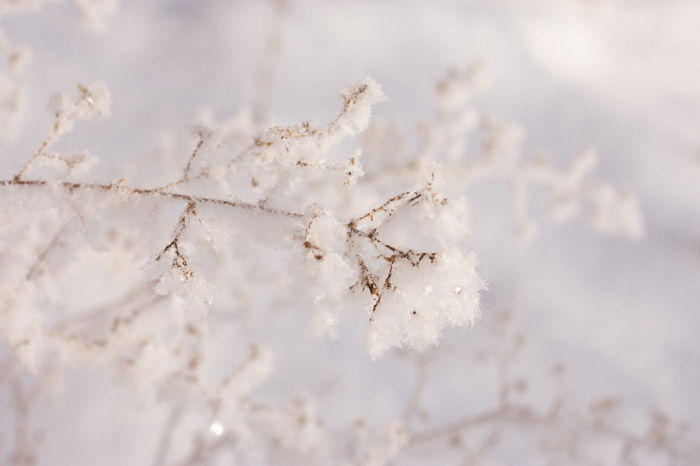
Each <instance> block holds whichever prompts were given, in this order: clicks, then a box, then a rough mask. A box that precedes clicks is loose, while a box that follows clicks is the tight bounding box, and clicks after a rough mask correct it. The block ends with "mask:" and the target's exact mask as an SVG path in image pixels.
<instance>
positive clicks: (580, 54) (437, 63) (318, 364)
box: [0, 0, 700, 465]
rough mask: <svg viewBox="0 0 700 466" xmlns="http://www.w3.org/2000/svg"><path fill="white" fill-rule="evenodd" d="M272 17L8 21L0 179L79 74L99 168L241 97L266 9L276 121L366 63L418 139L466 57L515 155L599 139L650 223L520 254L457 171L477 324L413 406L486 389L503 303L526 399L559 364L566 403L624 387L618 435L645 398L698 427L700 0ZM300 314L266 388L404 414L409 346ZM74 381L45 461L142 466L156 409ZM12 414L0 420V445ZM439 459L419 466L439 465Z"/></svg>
mask: <svg viewBox="0 0 700 466" xmlns="http://www.w3.org/2000/svg"><path fill="white" fill-rule="evenodd" d="M271 10H272V9H271V8H270V4H269V3H267V2H262V1H252V0H251V1H229V0H198V1H195V0H190V1H185V0H170V1H164V0H158V1H148V2H143V1H129V0H125V1H123V2H122V4H121V7H120V10H119V12H118V14H117V15H116V16H115V17H114V18H111V19H110V21H108V23H107V32H106V33H104V34H99V33H98V34H96V33H94V32H91V31H88V30H85V29H84V28H82V27H81V26H80V22H79V18H78V16H77V14H76V11H75V10H74V9H73V8H72V7H70V6H69V5H64V4H56V5H53V4H49V5H48V6H46V7H45V8H43V9H42V10H40V11H38V12H36V13H31V14H23V15H21V16H12V17H8V18H4V19H3V21H4V24H3V25H2V27H3V28H4V30H5V33H6V34H7V35H8V36H9V37H11V38H12V41H13V42H15V43H20V44H26V45H27V46H29V47H31V49H32V50H33V60H32V63H31V64H30V67H29V69H28V75H27V76H28V80H27V91H28V94H27V95H28V101H27V112H26V115H25V120H24V127H23V130H22V132H21V133H20V135H19V137H18V139H17V140H16V141H15V142H13V143H9V144H6V145H5V146H4V147H2V154H3V156H2V160H1V162H0V168H1V169H2V170H3V173H4V178H7V177H9V176H11V174H12V173H13V172H14V171H15V170H16V169H17V167H18V166H20V165H21V163H22V162H23V160H25V159H26V157H27V155H28V154H30V153H31V152H32V151H33V149H34V147H35V146H36V145H37V143H38V141H39V139H40V137H41V136H40V135H42V134H44V133H45V128H46V127H47V126H48V125H49V124H50V121H51V120H50V118H51V116H50V115H49V113H48V112H46V110H45V108H46V102H47V101H48V98H49V96H50V95H51V94H53V93H55V92H57V91H60V90H64V89H70V88H72V87H73V86H74V85H75V83H76V82H85V81H91V80H94V79H99V80H102V81H104V82H105V83H106V84H107V85H108V86H109V88H110V90H111V92H112V97H113V100H114V106H113V112H112V117H111V119H109V120H106V121H101V122H94V123H90V124H87V125H81V126H80V127H79V128H78V129H77V130H76V132H75V133H74V134H72V135H70V136H69V137H67V138H66V140H65V141H63V142H62V143H61V147H70V148H77V149H82V148H86V149H87V148H89V150H90V151H91V153H93V154H95V155H97V156H98V157H99V158H100V165H99V167H98V169H99V170H100V171H101V172H102V173H104V176H111V175H110V174H111V173H115V172H116V171H117V168H116V167H118V166H119V164H120V163H121V162H123V161H125V160H133V159H134V158H136V159H138V157H139V155H140V154H146V153H148V152H149V151H150V150H152V149H153V147H154V146H155V144H156V141H157V138H158V136H159V135H160V134H162V133H163V132H164V131H166V130H172V131H182V130H183V128H186V127H187V125H188V124H190V123H191V122H192V121H194V119H195V116H196V115H197V113H198V112H199V111H200V110H201V108H202V107H203V106H208V107H209V108H211V109H212V110H213V111H214V112H215V113H216V114H217V115H223V116H225V115H230V114H233V113H234V112H235V111H237V110H239V109H241V108H242V107H245V106H249V105H250V104H251V103H252V99H253V96H254V95H255V89H256V69H259V68H260V66H261V65H260V62H261V56H263V50H264V47H265V45H264V43H265V40H266V37H269V32H268V31H269V30H270V28H271V26H270V25H271V24H277V26H272V27H275V28H276V27H279V29H278V32H279V41H280V49H279V52H278V53H279V55H278V60H276V61H275V62H274V63H273V66H272V68H271V69H272V70H273V73H272V76H273V80H272V83H273V84H272V88H271V94H270V98H269V103H270V117H269V121H270V123H273V124H287V123H291V122H296V121H299V120H301V119H304V118H308V119H310V120H312V121H319V122H320V121H326V120H328V119H329V118H330V117H331V116H332V115H333V114H334V113H335V112H336V111H337V108H338V99H337V90H338V89H339V88H346V87H348V86H351V85H353V84H354V83H356V82H360V81H361V80H362V79H364V78H365V76H368V75H369V76H372V77H374V78H375V79H376V80H377V81H378V82H379V83H380V84H381V85H382V87H383V89H384V92H385V94H386V95H387V96H388V97H389V101H388V102H387V103H384V104H382V105H379V106H377V107H376V109H375V113H374V118H376V119H377V120H391V121H393V122H395V123H396V124H397V125H398V126H399V127H400V128H402V129H403V130H404V131H406V132H410V131H411V130H412V128H414V127H415V125H416V123H417V122H418V121H419V120H421V119H424V118H427V117H429V116H430V115H431V114H432V111H433V104H434V101H433V97H434V88H435V82H436V81H437V80H438V79H439V78H440V77H441V76H443V75H444V73H445V71H446V70H447V69H448V68H450V67H453V66H458V67H461V66H465V65H468V64H470V63H472V62H474V61H481V62H482V63H484V64H485V65H486V66H488V68H489V69H490V72H491V74H492V76H493V83H492V85H491V88H490V90H489V91H488V92H487V93H485V94H483V95H481V96H479V97H478V100H477V107H478V108H479V109H480V110H481V111H482V112H484V113H486V114H489V115H496V116H499V117H505V118H508V119H512V120H514V121H516V122H518V123H519V124H520V125H521V126H522V127H523V128H524V130H525V131H526V139H525V146H524V147H525V153H526V154H532V153H535V152H537V151H541V150H545V151H547V152H548V153H550V154H551V155H552V157H553V158H554V160H555V162H556V163H557V164H560V165H561V166H565V165H567V164H568V163H569V162H570V160H571V159H572V157H573V156H574V155H575V154H576V153H577V151H579V150H581V149H585V148H588V147H593V148H595V149H596V150H597V151H598V153H599V154H600V160H601V162H600V167H599V168H598V171H597V175H596V176H597V177H598V178H601V179H606V180H608V181H611V182H613V183H616V184H620V185H624V186H627V187H629V188H630V189H632V190H634V191H635V192H636V193H637V194H638V196H639V198H640V203H641V206H642V210H643V213H644V216H645V222H646V223H645V227H646V235H645V237H644V238H643V239H642V240H639V241H630V240H627V239H624V238H618V237H613V236H608V235H602V234H600V233H598V232H595V231H594V230H592V229H590V228H588V227H587V226H586V224H585V222H584V221H583V220H575V221H573V222H571V223H568V224H565V225H552V224H549V223H548V222H546V221H542V224H541V228H540V231H539V234H538V235H537V237H536V238H535V239H534V241H532V242H531V243H529V244H525V245H524V244H521V242H519V241H518V240H517V238H516V236H515V233H514V229H513V223H512V219H511V215H510V210H509V202H510V201H509V199H508V187H507V186H506V185H505V184H503V183H490V182H488V181H487V182H484V183H479V184H476V185H470V186H469V188H468V190H467V191H466V193H467V195H468V199H469V201H470V203H471V206H472V225H471V231H472V249H473V250H475V251H476V253H477V254H478V255H479V257H480V272H481V274H482V277H483V278H484V279H485V280H486V281H487V282H488V284H489V290H488V291H487V292H485V293H484V294H483V312H484V316H483V320H482V323H481V324H479V325H477V326H476V327H475V328H474V329H473V330H468V329H456V330H451V331H449V332H448V333H447V336H446V338H445V340H444V341H443V343H442V345H441V346H440V347H439V348H438V349H437V350H436V351H433V352H431V353H429V357H430V358H432V359H431V363H430V365H429V367H430V373H429V375H430V376H429V382H428V385H427V386H426V392H425V398H424V401H423V404H424V406H423V408H425V410H426V411H428V412H429V413H430V415H431V422H433V421H448V420H451V419H454V418H455V417H458V416H459V414H460V413H465V414H466V413H469V412H470V411H475V410H478V409H479V408H480V407H481V406H483V405H486V404H488V403H489V402H490V401H491V400H492V398H493V396H494V395H493V392H494V383H495V382H494V375H493V373H492V372H493V371H492V370H490V369H488V368H485V367H484V365H483V364H478V363H475V362H474V359H473V357H472V354H473V353H474V351H476V350H477V349H478V347H479V345H480V344H481V343H479V342H481V341H483V340H484V339H485V338H486V337H485V333H486V332H487V329H488V327H489V322H490V321H492V320H493V319H494V316H495V315H496V313H498V312H499V311H502V310H504V309H510V310H512V311H513V313H514V320H515V325H516V327H517V328H518V329H520V331H521V332H522V333H523V334H524V335H525V336H526V338H527V341H528V345H527V349H526V350H525V352H524V354H523V357H522V361H520V362H519V363H518V365H517V371H518V372H520V373H522V374H525V375H527V377H528V380H529V383H530V386H531V391H530V393H529V395H528V396H529V397H530V400H531V402H532V403H533V404H535V405H537V404H538V403H544V404H546V402H547V401H548V400H549V398H548V397H549V391H550V390H551V386H552V383H550V381H549V380H548V375H547V374H548V372H549V368H550V367H551V366H552V365H553V364H555V363H558V362H563V363H565V364H566V365H567V368H568V371H567V374H568V379H567V380H568V384H569V385H570V387H571V390H572V393H573V395H572V396H574V397H575V399H576V400H578V401H576V402H580V403H581V405H584V404H585V403H588V402H589V401H590V400H593V399H595V398H597V397H600V396H604V395H608V394H613V395H619V396H620V397H622V398H623V399H624V409H623V413H624V414H623V415H622V416H623V418H622V419H623V422H624V423H625V425H627V426H629V427H630V429H632V430H634V429H638V430H643V426H644V425H645V424H643V421H644V420H645V419H646V417H647V414H648V413H649V412H650V411H652V410H654V409H660V410H663V411H665V412H666V413H668V415H669V416H671V417H672V418H673V419H678V420H681V419H683V420H687V421H689V422H690V423H691V424H695V428H696V429H700V425H698V422H697V420H698V419H700V401H699V400H698V396H697V394H698V393H700V344H699V343H698V336H697V331H698V328H700V307H699V304H698V303H700V280H699V279H700V132H699V131H698V128H700V27H698V25H700V3H698V2H696V1H693V0H687V1H681V0H671V1H663V2H662V1H651V0H649V1H626V0H618V1H615V0H578V1H574V0H557V1H555V0H552V1H545V0H542V1H536V0H530V1H527V0H521V1H517V0H511V1H506V0H489V1H486V0H483V1H468V0H462V1H447V0H444V1H429V2H428V1H423V2H421V1H413V0H402V1H382V0H373V1H364V0H362V1H352V2H344V1H327V0H293V1H292V2H291V4H290V5H289V8H288V11H287V12H286V13H285V14H284V15H283V16H282V17H281V18H278V20H271ZM271 21H279V23H271ZM533 209H534V210H535V212H537V205H536V203H535V205H534V206H533ZM535 215H536V217H537V216H538V215H537V214H535ZM263 320H264V318H263V319H261V321H263ZM360 321H361V319H360V320H359V321H357V322H355V323H356V324H358V323H359V322H360ZM305 325H306V317H305V316H302V317H301V318H300V316H299V314H296V313H294V312H292V311H287V312H284V313H281V314H280V315H278V316H276V317H275V319H273V320H272V323H270V322H267V323H266V324H265V325H262V324H261V327H260V332H261V334H264V335H265V340H266V342H267V343H269V344H271V345H272V348H273V350H275V351H276V353H277V355H278V363H277V366H276V367H277V369H276V371H275V372H274V375H273V376H272V378H271V379H270V380H268V381H267V382H266V383H265V384H264V386H263V387H262V388H261V390H262V391H263V394H264V396H267V397H270V398H273V399H274V398H275V397H277V398H279V399H287V398H289V397H291V396H294V395H296V394H310V395H313V396H317V397H319V399H320V406H321V408H320V411H321V412H323V413H324V414H325V417H326V419H327V421H326V422H327V423H328V424H330V425H338V426H341V425H346V424H348V423H351V422H352V420H353V419H355V418H359V417H364V418H366V419H367V420H368V422H370V423H372V424H377V425H381V424H383V423H385V422H388V421H389V420H390V419H392V418H393V417H395V416H396V415H397V413H400V412H401V409H402V407H403V406H404V404H405V400H406V398H407V396H408V392H409V388H410V385H411V384H412V383H413V377H414V373H413V367H412V365H411V364H410V362H409V360H408V358H407V357H406V355H396V354H389V355H387V356H386V357H384V358H382V359H380V360H379V361H375V362H373V361H371V360H370V358H369V357H368V356H367V354H366V353H365V352H364V351H363V350H362V347H361V345H360V344H358V341H361V338H362V337H361V331H362V329H361V328H359V327H360V325H347V326H343V328H342V331H341V333H340V335H339V337H338V338H337V339H334V340H317V339H314V338H313V337H310V336H305V331H304V328H305ZM221 338H222V339H223V340H225V341H228V342H229V343H230V345H231V352H232V354H234V353H235V352H236V351H238V350H239V349H240V348H242V347H244V344H243V343H242V342H241V341H239V338H240V336H239V335H235V334H231V335H223V336H221ZM65 378H66V380H67V383H66V384H65V386H64V387H63V388H62V390H61V392H60V393H59V394H57V395H55V398H56V399H55V400H54V404H53V405H52V407H51V408H47V410H48V411H47V413H48V414H47V416H46V422H47V423H48V425H49V426H50V427H49V428H48V429H47V435H46V436H45V438H43V439H42V447H41V449H40V451H41V456H40V458H39V460H40V461H39V464H101V465H107V464H147V463H148V460H144V458H147V459H150V458H151V456H152V451H153V450H154V449H155V443H156V438H157V434H158V432H159V429H160V428H161V427H160V426H161V424H162V422H163V421H164V419H165V411H163V410H162V409H161V407H159V406H158V405H155V406H151V405H144V404H142V403H140V402H139V401H138V400H137V399H135V398H134V397H133V395H132V394H131V391H130V390H129V387H123V386H120V385H118V384H115V383H114V380H113V379H112V378H110V376H109V375H108V374H102V375H100V373H99V371H98V370H95V369H91V368H83V369H78V368H76V369H75V373H74V374H69V375H68V377H65ZM0 409H2V408H0ZM9 419H10V417H9V416H3V414H2V411H0V451H2V449H3V448H5V447H7V446H8V442H9V438H10V433H9V431H10V421H9ZM692 436H693V437H694V438H696V439H697V438H698V434H697V433H694V434H693V435H692ZM517 450H518V449H517V448H515V449H514V450H513V451H517ZM513 454H514V453H513ZM501 455H502V456H500V457H499V460H500V461H503V464H516V463H513V461H516V460H515V459H514V458H512V457H511V458H509V456H508V452H507V451H506V452H505V453H501ZM604 457H605V456H604ZM430 458H431V457H430V456H424V457H420V456H417V457H414V459H413V461H415V462H417V463H416V464H438V463H434V462H432V461H431V460H430ZM605 458H607V462H605V463H604V464H615V462H614V459H611V458H614V456H612V457H611V456H607V457H605ZM261 461H263V460H261ZM445 461H446V462H445V463H444V464H452V463H451V462H450V461H456V460H455V459H454V458H452V459H451V460H449V459H446V460H445ZM253 464H255V463H253ZM397 464H409V463H408V460H402V459H399V460H398V462H397ZM411 464H412V463H411ZM440 464H442V463H440ZM496 464H500V463H496ZM517 464H538V463H537V460H536V459H535V458H534V457H533V459H532V462H528V461H524V460H523V459H522V458H519V459H518V460H517ZM650 464H654V463H650Z"/></svg>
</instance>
